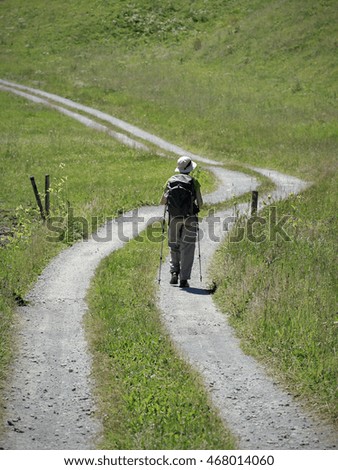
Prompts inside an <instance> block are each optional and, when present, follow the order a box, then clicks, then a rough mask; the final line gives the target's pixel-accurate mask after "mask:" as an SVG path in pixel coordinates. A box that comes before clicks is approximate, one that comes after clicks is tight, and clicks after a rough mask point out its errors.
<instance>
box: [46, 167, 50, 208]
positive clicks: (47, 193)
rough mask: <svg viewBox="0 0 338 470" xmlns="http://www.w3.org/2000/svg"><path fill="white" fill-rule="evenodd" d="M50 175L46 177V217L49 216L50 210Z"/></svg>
mask: <svg viewBox="0 0 338 470" xmlns="http://www.w3.org/2000/svg"><path fill="white" fill-rule="evenodd" d="M49 189H50V186H49V175H46V176H45V212H46V216H47V217H48V216H49V209H50V192H49Z"/></svg>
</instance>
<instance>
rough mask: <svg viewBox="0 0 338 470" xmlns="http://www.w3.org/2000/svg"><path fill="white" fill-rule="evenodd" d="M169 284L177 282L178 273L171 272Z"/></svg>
mask: <svg viewBox="0 0 338 470" xmlns="http://www.w3.org/2000/svg"><path fill="white" fill-rule="evenodd" d="M170 284H178V274H177V273H171V279H170Z"/></svg>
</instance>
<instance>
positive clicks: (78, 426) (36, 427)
mask: <svg viewBox="0 0 338 470" xmlns="http://www.w3.org/2000/svg"><path fill="white" fill-rule="evenodd" d="M0 89H2V90H3V91H9V92H13V93H16V94H19V95H20V96H22V97H25V98H27V99H30V100H33V101H36V102H39V103H41V104H45V105H47V106H51V107H52V108H54V109H56V110H58V111H60V112H62V113H64V114H67V115H68V116H71V117H73V118H74V119H78V120H80V121H81V122H83V124H85V125H87V126H89V127H92V128H95V129H97V130H100V131H104V132H108V133H109V134H110V135H111V136H112V137H113V138H118V139H119V140H122V141H123V142H124V143H125V144H126V145H132V146H134V147H138V146H141V147H142V148H146V146H145V144H143V143H141V144H140V143H139V142H138V141H136V140H134V139H131V138H130V137H126V136H124V135H123V134H120V133H119V132H116V131H115V130H112V129H110V128H109V127H106V126H103V125H102V124H98V123H97V122H95V121H94V120H93V119H91V118H88V117H84V116H82V115H79V114H77V113H76V112H73V111H70V109H69V108H75V109H78V110H81V111H82V112H83V111H85V112H86V113H87V114H90V115H91V116H95V117H96V118H100V120H103V119H104V120H106V121H107V122H108V123H109V125H110V124H114V126H117V127H119V128H120V129H122V130H123V131H126V130H128V132H130V133H132V134H133V135H135V137H138V138H139V137H141V138H142V139H143V140H148V141H149V142H152V143H153V144H155V145H158V146H159V147H160V148H161V149H162V150H165V151H171V152H173V153H176V154H182V153H188V152H184V150H183V149H180V148H179V147H176V146H173V145H171V144H169V143H166V142H165V141H163V140H161V139H158V138H157V137H155V136H151V134H148V133H145V132H143V131H141V130H140V129H137V128H135V127H133V126H130V125H128V124H127V123H124V122H123V121H119V120H116V119H115V118H113V117H109V116H108V115H106V114H103V113H100V112H99V111H96V110H93V109H91V108H87V107H83V106H81V105H78V104H76V103H73V102H71V101H69V100H64V99H63V98H61V97H56V96H55V95H48V94H47V93H44V92H40V91H39V90H35V91H33V90H32V89H29V88H27V87H20V89H19V87H18V86H14V84H11V83H9V82H4V81H0ZM56 103H58V104H56ZM59 104H61V105H62V106H60V105H59ZM66 106H67V108H66ZM126 126H127V128H126ZM190 155H191V156H192V157H193V158H194V159H195V160H196V161H200V162H202V163H203V164H204V165H206V164H207V165H212V166H211V167H210V169H211V170H212V171H216V174H217V177H218V178H219V180H220V188H219V190H218V191H216V192H215V193H214V194H212V195H208V196H207V197H206V198H205V199H206V200H209V202H212V201H214V202H216V201H218V200H220V199H221V198H224V195H225V196H226V197H227V198H230V197H232V195H233V194H235V193H236V194H238V193H243V192H246V191H248V190H251V189H254V187H256V185H257V182H256V180H255V179H254V178H252V177H249V176H247V175H244V174H241V173H237V172H228V171H227V170H224V169H223V168H220V167H219V166H218V167H216V166H215V164H216V163H217V162H213V161H208V160H207V159H206V158H204V157H199V156H198V155H192V154H190ZM173 164H174V161H173ZM218 165H219V163H218ZM216 168H217V170H216ZM256 170H257V171H259V172H261V173H263V174H265V175H266V176H269V177H270V178H272V179H273V180H274V181H275V183H276V185H277V189H276V192H275V193H274V195H273V198H280V197H287V195H288V194H289V193H290V192H298V191H300V190H302V189H304V187H305V183H304V182H302V181H300V180H298V179H296V178H292V177H288V176H286V175H281V174H279V173H276V172H272V171H268V170H258V169H256ZM239 210H240V211H245V210H247V207H245V206H244V205H243V206H240V207H239ZM161 214H162V209H161V208H160V207H144V208H141V209H139V211H138V214H137V215H138V217H143V219H144V222H143V223H139V225H138V230H137V232H136V231H135V226H134V225H133V223H132V218H131V219H130V222H129V223H126V222H124V227H123V231H124V234H125V235H126V234H128V233H129V235H130V237H133V236H135V235H136V234H137V233H138V232H139V231H142V230H143V229H144V228H145V226H146V224H147V223H148V221H149V219H152V218H153V217H161ZM232 215H233V213H232V211H230V212H229V211H226V212H222V213H219V214H216V217H219V218H220V223H219V224H218V227H216V229H218V230H219V236H220V238H222V237H223V236H224V234H225V231H224V229H223V223H222V222H223V221H224V220H225V219H226V218H227V217H228V216H232ZM130 216H132V214H130ZM119 223H120V222H119V221H112V222H109V223H107V224H106V226H105V227H103V228H102V229H101V231H100V233H99V234H98V236H96V237H95V239H94V238H91V239H90V240H89V241H87V242H81V243H77V244H76V245H74V246H73V247H71V248H69V249H67V250H65V251H63V252H62V253H61V254H60V255H59V256H57V257H56V258H55V259H54V260H53V261H52V262H51V264H50V265H49V266H48V268H47V269H46V270H45V271H44V273H43V274H42V276H41V277H40V279H39V281H38V283H37V284H36V286H35V288H34V289H33V290H32V292H31V293H30V295H29V300H30V305H29V306H26V307H21V308H19V309H18V313H17V317H18V334H19V336H18V337H19V340H18V355H17V357H16V359H15V362H14V364H13V373H12V383H11V384H10V385H9V387H8V390H6V397H7V402H6V421H5V423H4V430H3V433H2V436H1V439H0V446H1V447H3V448H5V449H90V448H94V447H95V440H96V439H97V438H98V436H99V434H100V430H101V427H100V423H99V422H98V420H97V419H96V418H95V402H94V399H93V396H92V394H91V385H92V384H91V379H90V369H91V358H90V356H89V354H88V351H87V345H86V340H85V336H84V332H83V328H82V318H83V315H84V313H85V311H86V304H85V301H84V299H85V294H86V290H87V288H88V286H89V283H90V279H91V277H92V276H93V274H94V271H95V268H96V267H97V265H98V263H99V262H100V261H101V260H102V259H103V258H104V257H105V256H107V255H108V254H109V253H111V252H112V251H114V250H116V249H119V248H121V247H122V246H123V243H122V242H121V241H120V240H119V237H118V233H117V232H118V224H119ZM201 229H202V230H203V233H204V234H205V236H204V237H203V239H202V241H201V247H202V253H203V258H202V266H203V267H204V269H206V267H207V265H208V262H209V261H210V258H211V257H212V255H213V253H214V250H215V249H216V247H217V243H214V242H211V241H210V239H209V238H208V236H207V234H208V227H207V226H204V225H201ZM107 233H108V234H109V236H108V237H106V235H107ZM104 237H105V238H108V241H106V242H102V238H104ZM98 238H99V239H101V242H100V241H99V242H98V241H97V239H98ZM194 269H195V272H194V274H193V280H192V283H191V288H189V289H187V290H181V289H178V288H176V287H173V286H170V285H169V283H168V272H169V270H168V266H167V265H166V266H164V267H163V271H162V272H163V277H162V282H161V285H160V290H159V305H160V307H161V310H162V312H163V321H164V324H165V325H166V326H167V328H168V330H169V331H170V333H171V335H172V337H173V339H174V341H175V342H176V344H177V345H178V348H180V349H181V350H182V352H183V354H184V355H185V356H186V358H187V360H188V361H189V362H191V364H193V366H194V367H196V368H197V369H198V370H199V371H200V373H201V375H202V378H203V380H204V381H205V384H206V387H207V389H208V390H209V392H210V395H211V397H212V400H213V402H214V403H215V405H216V407H217V408H218V409H219V411H220V415H221V417H222V418H223V419H224V421H225V422H226V423H227V424H228V425H229V426H230V428H231V429H232V431H233V433H234V434H235V435H236V436H237V438H238V443H239V448H242V449H324V448H335V445H336V443H337V441H336V439H335V434H334V431H333V430H332V429H331V428H330V426H325V425H322V424H319V423H318V422H316V421H315V419H314V418H311V417H309V416H307V415H305V414H304V412H303V411H302V410H301V408H300V406H299V405H297V404H296V403H295V402H294V400H293V399H292V397H291V396H290V395H288V394H287V393H284V392H283V391H281V390H280V388H279V387H278V385H277V384H275V383H274V382H273V381H272V380H271V379H270V378H269V377H268V376H267V374H266V373H265V371H264V369H263V368H262V367H261V366H260V365H259V364H257V363H256V362H255V361H254V360H253V359H252V358H250V357H247V356H245V355H244V354H243V353H242V352H241V350H240V348H239V344H238V341H237V339H236V337H235V336H234V334H233V331H232V330H231V328H230V327H229V326H228V324H227V321H226V318H225V316H224V315H222V314H221V313H220V312H219V311H218V310H217V309H216V307H215V306H214V304H213V301H212V297H211V296H210V295H209V293H208V291H207V289H206V287H207V284H206V283H207V275H206V272H204V273H203V279H204V280H205V281H204V283H202V284H201V283H200V282H199V280H198V279H199V273H198V263H195V268H194ZM196 269H197V271H196ZM173 289H175V298H176V304H177V305H179V307H178V308H175V309H173V307H172V304H171V298H172V292H173Z"/></svg>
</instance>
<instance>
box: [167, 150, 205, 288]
mask: <svg viewBox="0 0 338 470" xmlns="http://www.w3.org/2000/svg"><path fill="white" fill-rule="evenodd" d="M196 166H197V165H196V163H195V162H193V161H192V160H191V158H190V157H187V156H182V157H180V158H179V159H178V160H177V168H176V170H175V172H176V173H178V174H177V175H173V176H172V177H171V178H169V180H168V181H167V183H166V186H165V190H164V193H163V196H162V199H161V202H160V203H161V204H166V205H167V210H168V213H169V225H168V245H169V248H170V273H171V279H170V284H178V279H180V287H189V283H188V280H189V279H190V275H191V270H192V265H193V262H194V254H195V245H196V238H197V230H198V218H197V214H198V212H199V210H200V208H201V206H202V204H203V200H202V196H201V191H200V184H199V182H198V181H197V180H196V179H195V178H192V177H191V176H190V175H189V173H190V172H191V171H192V170H194V169H195V168H196Z"/></svg>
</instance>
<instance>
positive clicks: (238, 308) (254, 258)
mask: <svg viewBox="0 0 338 470" xmlns="http://www.w3.org/2000/svg"><path fill="white" fill-rule="evenodd" d="M336 184H337V177H336V172H335V171H334V168H331V169H330V171H328V174H327V178H326V179H325V182H324V183H322V184H321V185H320V186H315V187H314V188H313V189H311V190H307V191H306V192H305V193H304V194H302V195H300V196H295V197H293V198H290V200H288V201H286V202H284V203H282V204H279V205H278V210H279V211H280V213H282V214H283V215H286V214H288V224H287V226H286V227H285V228H286V231H287V234H288V236H289V237H290V241H286V240H282V239H281V238H280V237H277V239H276V240H274V241H270V240H271V239H270V233H271V232H269V226H268V224H267V225H266V227H264V229H263V227H262V226H261V227H257V228H256V229H257V233H256V234H255V235H256V237H257V239H258V238H259V237H260V236H263V237H265V241H264V242H261V243H253V242H252V241H250V240H249V239H248V238H246V239H245V240H244V241H242V242H240V243H227V244H225V245H224V246H223V247H222V248H221V249H220V250H219V252H218V254H217V257H216V260H215V262H214V266H213V273H214V282H215V284H216V285H217V286H218V289H217V291H216V294H215V299H216V302H217V303H218V304H219V305H220V306H221V308H222V309H223V310H224V312H226V313H227V315H228V318H229V320H230V322H231V323H232V325H233V326H234V327H235V328H236V331H237V332H238V334H239V335H240V337H241V338H242V344H243V347H244V348H245V350H246V351H247V352H248V353H250V354H253V355H254V356H256V357H257V358H259V359H261V360H263V362H265V363H266V364H267V365H268V366H269V367H270V369H273V370H274V371H275V373H277V375H278V376H279V377H280V378H281V380H282V381H283V382H284V384H285V385H286V386H288V387H289V388H290V389H291V390H292V391H293V392H294V394H295V395H297V396H300V397H302V398H303V399H304V400H305V401H306V402H308V403H310V404H311V406H312V407H313V409H314V410H316V411H317V412H319V413H321V414H324V415H326V416H328V417H329V418H330V419H331V420H332V422H336V420H337V411H338V409H337V400H336V398H337V397H336V392H337V313H336V304H337V268H336V266H337V252H336V248H335V245H336V241H335V233H336V231H337V220H336V218H335V217H333V216H332V212H331V209H330V207H331V204H332V203H333V202H334V200H335V194H334V188H335V187H336ZM269 211H270V209H267V210H266V211H264V212H263V213H262V216H263V217H266V220H269Z"/></svg>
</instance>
